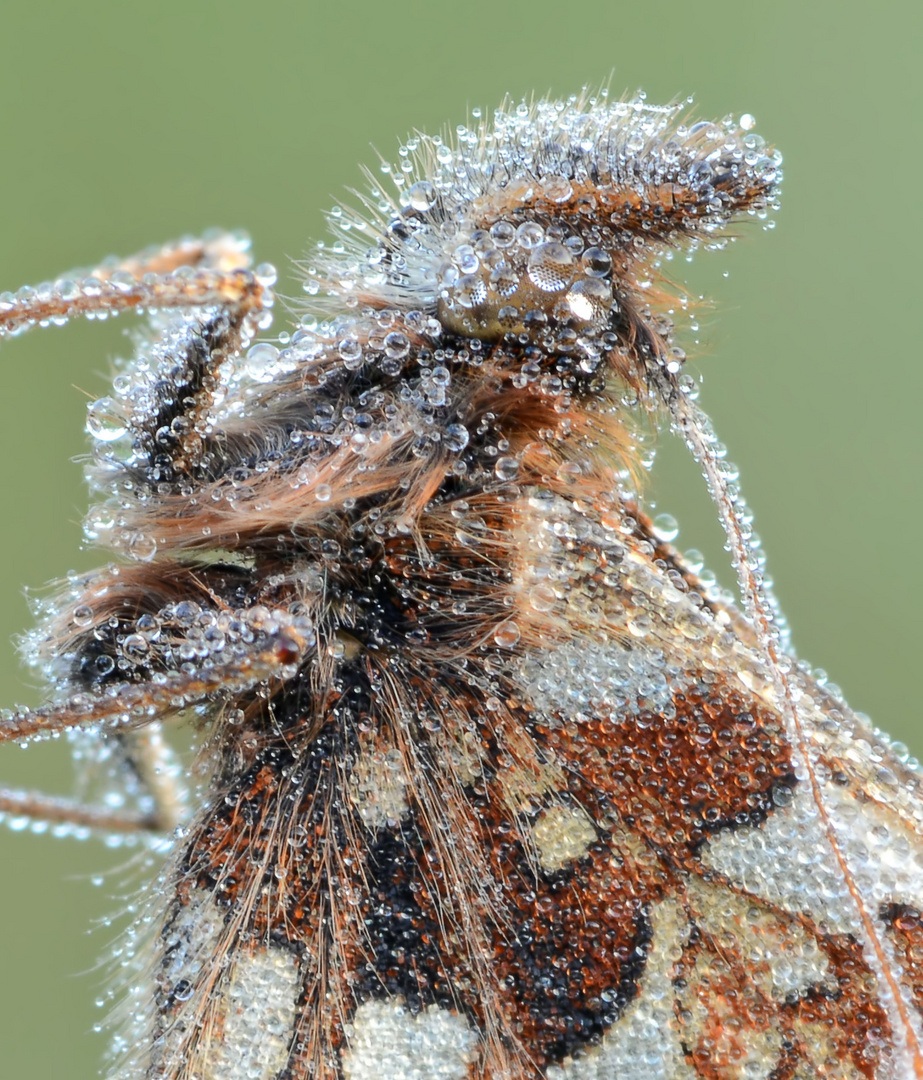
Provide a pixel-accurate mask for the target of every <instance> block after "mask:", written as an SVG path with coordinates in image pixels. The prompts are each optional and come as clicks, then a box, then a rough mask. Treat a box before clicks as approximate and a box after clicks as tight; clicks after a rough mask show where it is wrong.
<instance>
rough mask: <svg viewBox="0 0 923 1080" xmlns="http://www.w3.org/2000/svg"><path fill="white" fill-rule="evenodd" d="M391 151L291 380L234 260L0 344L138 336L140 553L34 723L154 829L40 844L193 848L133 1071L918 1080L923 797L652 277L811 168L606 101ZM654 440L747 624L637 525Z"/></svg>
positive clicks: (592, 1079)
mask: <svg viewBox="0 0 923 1080" xmlns="http://www.w3.org/2000/svg"><path fill="white" fill-rule="evenodd" d="M400 158H401V161H400V164H399V165H397V166H389V165H387V164H386V163H383V165H382V171H383V173H385V175H386V176H387V177H389V179H390V181H391V182H393V185H392V186H393V188H394V191H393V192H392V193H390V194H389V193H387V192H386V191H385V190H383V185H382V183H381V182H380V180H379V178H376V177H375V176H373V175H372V174H371V173H369V174H367V187H366V190H365V191H364V192H362V193H360V194H359V201H360V203H361V208H360V209H354V210H344V209H337V210H335V211H333V212H332V213H331V215H330V225H331V230H332V233H333V235H334V240H333V241H332V242H330V243H328V244H327V245H320V246H319V247H318V248H317V250H316V251H315V252H314V254H313V256H312V257H311V258H310V259H309V260H307V261H306V263H305V264H304V266H303V268H302V269H303V274H304V280H305V291H306V293H307V294H308V300H307V302H306V303H303V304H302V305H301V308H300V309H299V308H298V306H297V305H294V304H293V305H292V306H293V307H294V308H295V314H296V315H297V316H298V317H299V318H298V321H297V323H296V325H295V326H294V328H293V329H292V330H291V331H289V332H287V333H285V334H284V335H283V336H280V338H279V339H277V342H276V343H272V342H270V341H268V340H261V339H260V335H261V332H264V331H265V330H266V329H267V328H268V326H269V323H270V321H271V316H272V309H273V304H274V297H273V292H272V289H273V286H274V284H275V272H274V270H273V269H272V268H271V267H269V266H266V265H262V266H258V267H256V268H255V269H253V268H252V267H251V263H250V255H249V249H248V245H247V243H246V241H245V240H244V239H243V238H242V237H240V236H239V235H236V234H223V233H214V234H209V235H207V236H205V237H203V238H202V239H201V240H191V239H187V240H183V241H180V242H178V243H176V244H174V245H168V246H166V247H164V248H157V249H151V250H149V251H146V252H143V253H141V254H140V255H138V256H136V257H133V258H130V259H126V260H112V261H109V262H107V263H104V264H102V265H101V266H100V267H98V268H96V269H95V270H93V271H89V272H81V273H79V274H77V275H72V276H70V277H67V278H62V279H58V280H57V281H55V282H53V283H49V284H47V285H43V286H39V287H38V288H37V289H34V290H32V289H27V290H22V291H20V292H19V293H17V294H4V295H3V296H0V332H2V333H3V334H4V335H13V334H16V333H19V332H22V331H24V330H26V329H28V328H29V327H31V326H32V325H35V324H49V323H58V322H64V321H66V320H67V319H69V318H71V317H74V316H76V315H80V314H88V315H98V314H106V315H109V314H116V313H118V312H121V311H126V310H139V311H142V312H143V313H145V314H146V316H147V329H146V330H145V331H144V332H143V333H142V334H141V335H140V336H139V337H138V341H137V350H136V355H135V357H134V358H133V359H132V360H131V361H129V362H125V363H123V364H122V365H121V366H120V368H119V370H118V371H117V372H116V374H115V377H114V380H113V390H112V393H111V395H109V396H107V397H105V398H103V399H100V400H99V401H97V402H94V403H93V404H92V405H91V407H90V411H89V415H88V430H89V431H90V434H91V435H92V436H93V439H94V444H95V445H94V455H93V459H92V462H91V464H90V465H89V467H88V477H89V480H90V483H91V487H92V489H93V491H94V495H95V497H96V500H97V501H96V504H95V505H94V507H93V509H92V510H91V512H90V515H89V517H88V520H87V533H88V535H89V537H90V539H91V540H92V541H93V542H95V543H97V544H98V545H100V546H101V547H104V548H106V549H108V550H110V551H111V552H113V553H114V554H115V555H116V556H118V557H119V560H120V561H118V562H114V563H112V564H110V565H109V566H107V567H105V568H103V569H101V570H98V571H96V572H93V573H89V574H85V575H81V576H75V577H72V578H70V579H69V580H68V581H67V582H66V583H65V584H63V585H62V586H61V587H60V588H59V589H58V591H57V592H56V594H55V595H54V597H53V598H52V599H51V600H49V601H48V602H47V603H46V604H45V605H44V610H43V613H42V618H41V621H40V623H39V626H38V628H37V630H36V631H35V632H34V633H33V635H32V636H30V638H29V639H28V642H27V644H26V646H25V651H26V652H27V653H28V654H29V655H30V656H31V657H33V658H38V661H39V662H40V663H41V665H42V668H43V671H44V673H45V675H46V678H47V680H48V682H49V684H50V686H51V688H52V694H51V696H50V699H49V702H48V703H47V704H45V705H42V706H40V707H38V708H36V709H33V710H9V711H6V712H4V713H2V714H0V738H2V739H3V740H5V741H17V742H23V741H28V740H32V739H36V738H42V737H46V736H49V735H52V734H62V733H71V734H72V737H73V738H74V739H75V743H76V745H78V746H79V748H80V751H81V754H82V756H83V757H84V758H88V759H90V761H91V763H94V762H95V767H96V769H97V771H98V772H100V773H101V774H102V776H103V780H104V782H105V783H110V782H112V777H113V776H115V777H117V779H118V783H119V785H120V787H121V790H122V791H123V793H124V800H123V802H122V804H121V805H118V806H116V808H114V809H113V804H112V801H111V800H109V801H108V802H106V801H103V802H100V803H93V802H90V803H86V802H80V803H78V802H67V801H62V800H55V799H50V798H48V797H45V796H42V795H39V794H34V793H27V792H18V791H12V790H3V791H2V792H0V809H2V810H3V811H4V812H5V813H6V814H7V815H11V816H15V817H17V818H22V817H24V816H32V817H36V818H41V819H44V820H51V821H54V822H56V823H57V825H58V829H59V831H73V832H78V833H82V832H91V831H94V830H98V831H104V832H105V831H109V832H112V833H120V834H126V835H130V834H138V835H147V834H150V835H151V836H154V837H162V836H163V835H164V834H170V833H171V831H173V832H172V837H173V838H172V844H171V845H170V848H171V850H170V853H169V855H168V856H167V860H166V863H165V866H164V869H163V871H162V873H161V874H160V876H159V877H158V879H157V882H156V885H155V887H154V888H153V889H152V890H151V891H152V894H153V895H152V899H151V905H150V912H149V913H148V914H147V915H146V916H145V917H144V918H143V919H142V921H141V923H140V925H139V927H138V928H137V930H136V931H135V933H134V934H133V935H132V937H131V938H130V939H129V940H130V947H129V948H128V949H127V952H126V951H125V950H123V956H125V955H127V956H128V959H127V960H126V961H125V962H124V967H125V968H126V970H127V975H126V977H125V980H124V981H125V982H126V984H127V985H126V1004H125V1006H124V1007H123V1015H122V1017H121V1019H120V1021H119V1025H118V1027H117V1034H116V1036H115V1039H114V1043H113V1050H112V1056H111V1063H110V1073H109V1075H110V1076H111V1077H112V1078H125V1080H128V1078H132V1080H137V1078H141V1077H157V1078H162V1080H180V1078H183V1080H193V1078H196V1080H217V1078H221V1080H244V1078H249V1080H257V1078H258V1080H307V1078H312V1080H314V1078H317V1080H321V1078H323V1080H334V1078H336V1080H367V1078H371V1077H377V1076H379V1075H381V1074H382V1073H385V1074H391V1075H394V1076H396V1077H401V1078H403V1077H418V1078H424V1080H456V1078H457V1080H463V1078H469V1077H470V1078H475V1077H483V1078H486V1080H527V1078H528V1080H614V1078H616V1077H617V1078H619V1080H632V1078H638V1080H640V1078H644V1080H649V1078H651V1077H662V1078H665V1080H693V1078H703V1080H744V1078H747V1080H757V1078H759V1080H763V1078H765V1080H796V1078H797V1080H808V1078H818V1080H820V1078H824V1080H827V1078H831V1080H832V1078H841V1077H842V1078H847V1077H848V1078H867V1080H885V1078H903V1077H908V1076H918V1077H923V1048H921V1047H923V1022H921V1015H920V1014H921V1005H923V928H921V921H920V920H921V914H920V912H921V904H923V842H921V837H920V827H921V824H920V823H921V818H923V799H921V792H920V782H921V781H920V773H919V771H918V769H917V766H916V763H915V762H914V761H912V760H910V759H909V758H907V757H906V755H902V754H901V753H900V752H899V751H898V749H897V748H892V746H891V745H890V743H889V742H888V740H887V739H886V737H884V736H882V735H881V734H880V733H878V732H875V731H873V730H871V729H870V728H869V727H868V726H867V724H866V723H865V722H864V721H863V720H862V719H860V718H859V717H857V716H856V715H855V714H854V713H853V712H852V711H851V710H850V709H849V708H848V706H847V705H846V704H845V703H844V702H843V701H842V700H840V698H839V697H838V696H837V695H836V694H835V693H834V692H833V691H832V690H831V689H829V688H828V687H827V686H826V685H825V684H823V683H822V682H820V681H818V680H817V679H816V678H815V677H814V676H813V675H812V673H811V672H810V670H809V669H807V668H805V667H804V666H802V665H801V664H800V663H799V662H798V661H797V660H795V659H794V658H793V656H792V655H791V653H790V651H789V647H788V643H787V638H786V634H785V627H784V623H783V621H782V620H781V617H780V615H779V612H778V609H777V607H776V605H775V601H774V599H773V597H772V595H771V592H770V591H769V588H768V586H767V584H766V581H765V577H764V572H763V557H762V553H761V550H760V547H759V543H758V540H757V539H756V537H755V536H754V535H753V531H752V522H751V516H750V514H749V511H748V510H747V508H746V505H745V504H744V502H743V500H742V498H741V496H740V492H739V488H738V483H737V475H736V471H735V470H734V467H733V466H731V465H730V464H729V462H728V461H727V459H726V456H725V451H724V448H723V447H722V446H721V444H720V443H718V442H717V439H716V437H715V435H714V432H713V431H712V428H711V425H710V423H709V421H708V419H707V417H706V416H705V415H704V413H702V411H701V410H700V408H699V406H698V405H697V403H696V385H695V382H694V381H693V380H692V379H691V378H690V377H689V376H688V375H687V374H686V373H685V371H684V353H683V351H682V348H681V346H680V344H679V342H680V340H681V334H680V333H678V332H677V327H676V325H675V324H676V323H677V321H679V320H681V319H682V318H684V317H686V314H687V311H688V308H689V302H688V299H687V298H686V297H685V296H683V295H682V293H680V292H678V291H677V290H675V289H674V288H672V287H671V286H670V285H669V283H668V282H667V281H666V280H665V278H664V277H663V275H662V273H661V263H662V261H663V260H664V259H665V258H667V256H668V255H669V254H670V253H671V252H675V251H684V252H689V251H691V250H694V249H696V248H699V247H705V248H710V247H720V246H722V245H723V244H724V243H726V242H727V239H728V236H729V234H730V230H731V229H733V227H734V223H735V222H736V221H738V220H741V219H746V218H747V217H751V218H753V219H755V220H765V219H766V217H767V215H768V214H769V213H770V212H771V211H772V210H773V209H774V207H775V206H776V204H777V199H778V191H779V183H780V179H781V171H780V162H781V158H780V155H779V154H778V152H777V151H775V150H773V149H772V148H770V147H768V146H767V145H766V144H765V142H764V141H763V139H762V138H761V137H760V136H759V135H757V134H756V132H755V131H754V130H753V121H752V117H749V116H748V115H744V116H742V117H740V118H738V119H734V118H726V119H725V120H722V121H719V122H716V123H708V122H694V121H693V120H691V119H689V118H687V117H686V116H685V115H684V112H683V108H682V107H678V106H665V107H656V106H652V105H649V104H648V103H647V102H646V101H645V100H644V99H643V98H640V97H639V98H634V99H631V100H621V101H610V99H609V98H608V96H607V95H606V94H605V93H599V94H595V95H594V94H591V93H587V92H585V93H583V94H581V95H578V96H576V97H574V98H571V99H569V100H567V101H564V102H556V101H535V102H530V103H529V102H524V103H522V104H518V105H516V104H512V105H511V104H510V103H506V104H505V105H504V106H502V107H501V108H500V109H499V110H497V111H496V112H495V113H494V114H493V115H492V116H491V117H490V118H489V119H485V118H483V117H482V116H481V115H480V114H475V115H474V116H473V118H472V122H471V123H470V124H469V125H468V126H464V127H461V128H459V129H458V131H457V133H456V135H455V136H454V137H453V138H451V139H450V138H441V137H438V136H425V135H417V136H414V137H413V139H411V140H409V141H408V142H407V143H406V144H405V145H404V146H403V147H402V148H401V153H400ZM661 423H667V424H669V425H670V426H671V427H672V428H673V429H674V431H675V432H676V433H677V434H678V435H679V436H680V437H681V438H682V439H683V440H684V441H685V443H686V445H687V446H688V448H689V450H690V452H691V453H692V454H693V456H694V457H695V459H696V460H697V461H698V463H699V465H700V467H701V469H702V472H703V474H704V477H705V480H706V482H707V486H708V488H709V490H710V492H711V495H712V497H713V499H714V502H715V505H716V507H717V511H718V514H719V517H720V519H721V522H722V524H723V526H724V528H725V530H726V533H727V537H728V545H729V550H730V551H731V554H732V559H733V561H734V565H735V568H736V571H737V576H738V582H739V586H740V594H741V599H742V608H741V609H738V608H737V607H735V606H734V604H733V603H732V602H731V601H730V600H729V599H728V598H726V597H725V596H723V595H722V594H721V593H720V592H718V591H716V590H715V589H714V587H712V586H710V585H709V584H708V583H707V580H706V579H705V578H704V576H703V575H702V574H701V567H699V566H697V565H695V564H694V563H693V562H692V561H690V560H689V559H687V558H685V557H684V556H682V555H681V554H680V553H679V552H678V551H677V550H676V549H675V548H673V547H672V546H671V543H670V540H671V533H670V530H669V529H668V528H664V526H663V524H662V523H661V524H658V523H656V522H653V521H651V520H650V519H649V518H648V517H647V516H646V514H645V513H644V510H643V503H642V496H643V486H644V481H645V473H646V471H647V463H648V461H649V452H648V442H649V439H650V429H653V428H656V427H657V426H658V424H661ZM177 717H180V718H184V719H186V720H187V721H188V722H189V723H190V724H192V725H193V726H194V727H195V728H197V729H198V730H199V732H200V734H201V750H200V754H199V760H198V763H197V765H196V770H197V774H198V776H199V777H200V778H201V779H200V797H197V798H196V799H195V800H194V805H189V804H188V800H187V799H186V798H185V797H184V790H183V788H184V784H183V779H184V778H183V775H182V770H181V769H180V768H178V767H177V765H176V764H175V762H174V760H173V758H172V757H171V754H170V751H169V749H168V748H167V745H166V743H165V741H164V739H163V737H162V725H163V724H164V723H165V722H171V721H173V720H174V719H175V718H177Z"/></svg>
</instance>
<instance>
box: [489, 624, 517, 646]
mask: <svg viewBox="0 0 923 1080" xmlns="http://www.w3.org/2000/svg"><path fill="white" fill-rule="evenodd" d="M520 637H522V634H521V633H520V630H519V627H518V626H517V625H516V623H514V622H512V621H511V620H509V621H507V622H504V623H500V625H499V626H498V627H497V629H496V630H495V631H494V641H496V643H497V644H498V645H499V646H500V648H501V649H512V648H513V647H514V646H515V645H517V644H518V643H519V639H520Z"/></svg>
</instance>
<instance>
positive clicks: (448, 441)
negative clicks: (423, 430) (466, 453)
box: [443, 424, 470, 454]
mask: <svg viewBox="0 0 923 1080" xmlns="http://www.w3.org/2000/svg"><path fill="white" fill-rule="evenodd" d="M469 438H470V436H469V435H468V429H467V428H466V427H465V426H464V424H449V426H448V427H447V428H446V429H445V434H444V436H443V442H444V443H445V446H446V449H447V450H451V451H452V452H453V453H456V454H457V453H459V452H460V451H462V450H464V449H465V447H466V446H467V445H468V439H469Z"/></svg>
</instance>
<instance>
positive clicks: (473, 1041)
mask: <svg viewBox="0 0 923 1080" xmlns="http://www.w3.org/2000/svg"><path fill="white" fill-rule="evenodd" d="M346 1035H347V1049H346V1050H345V1051H344V1053H343V1055H342V1066H343V1075H344V1076H345V1077H346V1080H465V1078H466V1077H467V1076H468V1068H469V1065H470V1064H471V1063H472V1062H473V1061H474V1059H475V1057H476V1056H477V1045H478V1035H477V1032H475V1031H474V1030H472V1028H471V1027H470V1026H469V1025H468V1021H467V1020H466V1019H465V1018H464V1017H463V1016H460V1015H459V1014H458V1013H453V1012H449V1011H448V1010H447V1009H439V1008H429V1009H424V1010H423V1012H421V1013H419V1014H418V1015H416V1016H414V1015H413V1014H412V1013H411V1012H410V1011H409V1010H408V1009H407V1008H406V1007H405V1006H404V1005H403V1003H402V1002H400V1001H369V1002H366V1003H365V1004H364V1005H360V1006H359V1008H358V1009H357V1010H356V1014H355V1016H354V1017H353V1022H352V1024H351V1025H349V1026H348V1027H347V1030H346Z"/></svg>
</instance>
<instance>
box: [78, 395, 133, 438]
mask: <svg viewBox="0 0 923 1080" xmlns="http://www.w3.org/2000/svg"><path fill="white" fill-rule="evenodd" d="M86 429H87V432H88V433H89V434H90V435H92V436H93V438H94V439H97V440H98V441H99V442H115V440H116V439H121V437H122V436H123V435H124V434H125V431H126V430H127V421H126V419H125V414H124V413H123V412H122V410H121V409H120V408H119V406H118V404H117V403H116V402H115V401H113V400H112V398H110V397H104V398H100V399H99V400H98V401H93V402H91V403H90V404H89V405H87V423H86Z"/></svg>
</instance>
